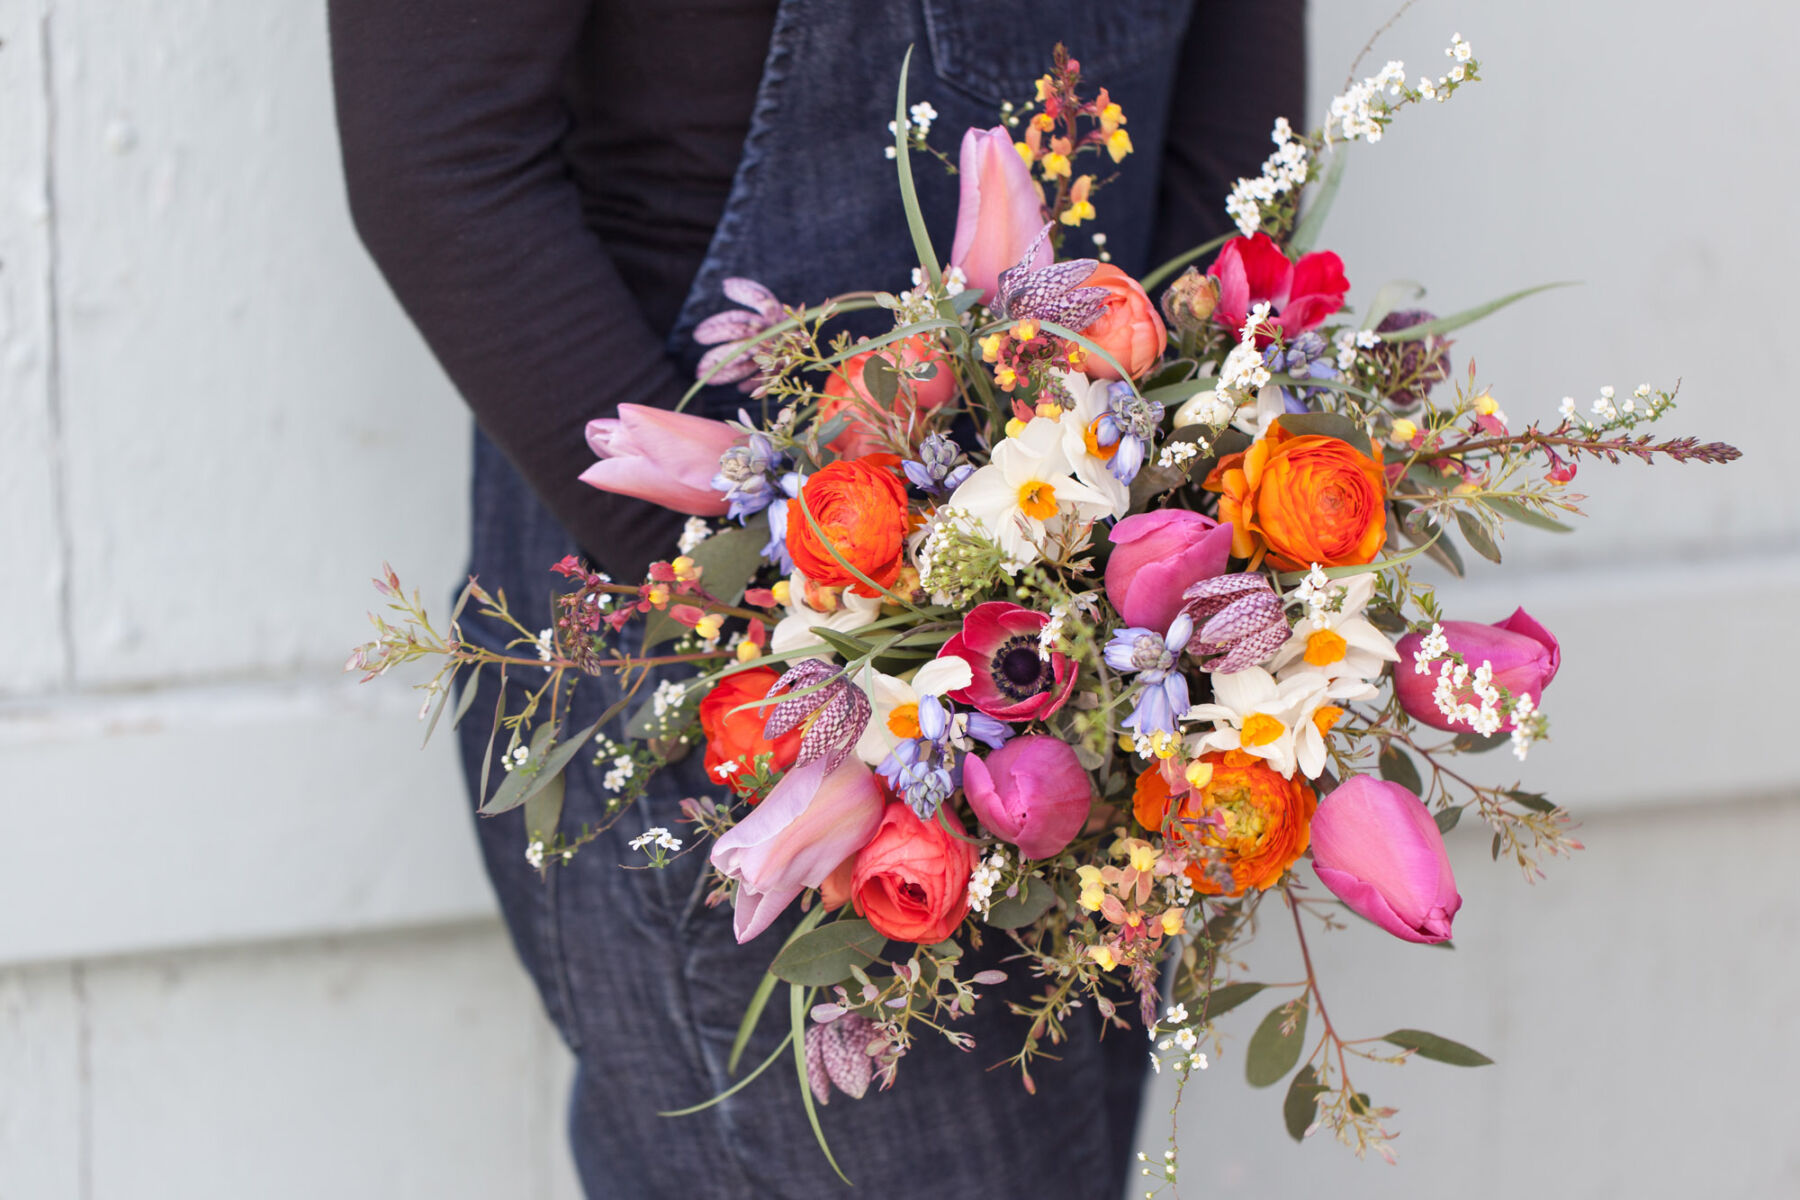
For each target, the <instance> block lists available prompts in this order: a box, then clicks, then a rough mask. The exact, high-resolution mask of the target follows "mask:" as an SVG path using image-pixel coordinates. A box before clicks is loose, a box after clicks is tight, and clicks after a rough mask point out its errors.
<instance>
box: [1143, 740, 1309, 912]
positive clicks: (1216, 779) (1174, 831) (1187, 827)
mask: <svg viewBox="0 0 1800 1200" xmlns="http://www.w3.org/2000/svg"><path fill="white" fill-rule="evenodd" d="M1202 761H1204V762H1205V763H1207V764H1208V765H1210V766H1211V767H1212V778H1211V779H1209V780H1207V781H1206V783H1205V784H1203V785H1202V786H1200V787H1198V788H1193V789H1190V790H1188V791H1187V793H1186V795H1185V798H1184V799H1183V800H1182V802H1181V811H1180V815H1179V817H1178V818H1177V820H1176V822H1175V823H1174V824H1173V825H1172V826H1171V828H1170V830H1169V834H1168V836H1169V839H1170V840H1171V841H1179V842H1181V843H1185V844H1186V845H1187V846H1188V847H1189V848H1190V851H1191V852H1195V853H1196V856H1197V857H1201V858H1212V857H1214V856H1215V855H1216V860H1215V862H1214V863H1213V864H1212V865H1213V866H1214V869H1213V870H1210V871H1209V870H1208V869H1207V865H1208V864H1207V863H1205V862H1203V861H1201V862H1196V863H1195V864H1194V865H1193V866H1190V867H1189V868H1188V871H1187V874H1188V878H1189V879H1191V880H1192V881H1193V884H1194V887H1195V888H1196V889H1198V890H1199V891H1201V892H1204V893H1206V894H1207V895H1209V896H1219V895H1224V896H1241V895H1243V894H1244V892H1245V890H1246V889H1248V888H1256V889H1258V890H1260V891H1267V890H1268V889H1270V888H1272V887H1274V886H1275V885H1276V884H1277V883H1279V882H1281V876H1282V874H1283V873H1284V872H1286V871H1287V869H1288V868H1289V867H1290V866H1292V865H1293V863H1294V860H1295V859H1297V858H1299V857H1300V856H1301V855H1302V854H1305V853H1306V847H1307V843H1308V840H1309V838H1310V836H1311V834H1310V827H1311V822H1312V815H1313V810H1314V809H1315V808H1317V807H1318V797H1317V796H1316V795H1315V794H1314V793H1313V790H1312V789H1311V788H1310V787H1307V786H1306V783H1305V781H1304V780H1302V779H1298V778H1296V779H1285V778H1283V777H1282V775H1281V773H1280V772H1279V771H1277V770H1275V769H1274V768H1273V767H1271V766H1269V764H1268V763H1267V762H1266V761H1264V760H1263V759H1260V758H1257V757H1255V756H1254V755H1250V754H1245V753H1244V752H1243V751H1241V750H1226V751H1223V752H1219V753H1213V754H1208V755H1206V756H1204V758H1203V759H1202ZM1172 799H1173V793H1172V791H1171V790H1170V788H1169V783H1168V780H1167V779H1166V778H1164V776H1163V773H1162V768H1161V767H1159V766H1153V767H1151V768H1149V769H1148V770H1146V771H1145V772H1144V773H1143V774H1141V775H1139V776H1138V781H1137V789H1136V791H1135V792H1134V793H1133V794H1132V798H1131V808H1132V815H1134V816H1135V817H1137V820H1138V824H1140V825H1142V826H1144V827H1145V828H1146V829H1151V830H1158V829H1161V828H1162V826H1163V820H1164V818H1165V817H1166V816H1167V815H1168V810H1169V804H1170V802H1171V800H1172ZM1227 871H1229V872H1230V879H1231V883H1230V886H1229V887H1228V886H1226V884H1225V873H1226V872H1227Z"/></svg>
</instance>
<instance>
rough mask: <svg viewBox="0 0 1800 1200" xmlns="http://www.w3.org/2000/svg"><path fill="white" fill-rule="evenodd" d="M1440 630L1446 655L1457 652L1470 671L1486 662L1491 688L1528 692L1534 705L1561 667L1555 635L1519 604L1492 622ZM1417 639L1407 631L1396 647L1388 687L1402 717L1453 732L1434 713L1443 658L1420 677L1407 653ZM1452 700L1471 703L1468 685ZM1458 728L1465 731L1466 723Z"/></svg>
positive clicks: (1454, 624) (1413, 649) (1508, 725)
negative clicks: (1396, 657)
mask: <svg viewBox="0 0 1800 1200" xmlns="http://www.w3.org/2000/svg"><path fill="white" fill-rule="evenodd" d="M1443 629H1444V637H1445V639H1446V640H1447V641H1448V642H1449V643H1450V651H1451V653H1453V654H1461V655H1462V656H1463V662H1464V663H1466V664H1467V665H1468V668H1469V670H1470V671H1471V672H1473V671H1474V670H1475V669H1476V668H1478V667H1479V666H1481V664H1482V663H1484V662H1485V663H1490V664H1492V666H1493V669H1494V684H1495V686H1497V687H1502V688H1505V689H1506V690H1507V691H1508V692H1510V693H1512V695H1513V696H1514V697H1515V698H1517V697H1519V696H1530V697H1531V699H1532V702H1533V703H1534V704H1535V703H1536V702H1537V701H1538V700H1539V699H1540V698H1541V697H1542V696H1543V694H1544V689H1545V688H1547V687H1549V686H1550V681H1551V680H1552V679H1555V678H1556V669H1557V667H1559V666H1561V665H1562V649H1561V647H1560V646H1558V645H1557V642H1556V639H1555V638H1554V637H1552V636H1551V634H1550V631H1549V630H1548V629H1545V628H1544V627H1543V626H1542V625H1539V624H1538V623H1537V621H1535V620H1534V619H1532V617H1531V616H1530V615H1529V614H1528V613H1526V611H1525V610H1524V609H1522V608H1520V609H1515V610H1513V615H1512V616H1510V617H1508V618H1506V620H1504V621H1497V622H1495V623H1494V624H1492V625H1483V624H1480V623H1479V622H1476V621H1445V622H1444V623H1443ZM1423 640H1424V639H1423V638H1422V637H1421V636H1420V635H1419V634H1416V633H1409V634H1407V635H1406V636H1405V637H1403V638H1401V639H1400V641H1399V643H1398V646H1397V647H1396V648H1397V649H1398V650H1399V651H1400V662H1399V665H1397V666H1396V667H1395V668H1394V691H1395V693H1396V694H1398V695H1399V697H1400V707H1401V708H1403V709H1405V710H1406V715H1407V716H1409V717H1411V718H1412V719H1413V720H1415V721H1420V722H1423V723H1424V724H1426V725H1429V726H1431V727H1432V728H1433V729H1446V730H1457V729H1459V727H1458V726H1457V725H1453V724H1452V723H1451V722H1450V719H1449V718H1448V717H1446V716H1444V714H1443V713H1442V712H1441V711H1439V709H1438V706H1437V701H1436V700H1434V699H1433V698H1432V696H1433V692H1434V691H1435V690H1436V688H1437V677H1438V671H1439V669H1440V664H1441V663H1442V662H1446V661H1448V660H1447V659H1440V660H1438V661H1437V662H1434V663H1432V665H1431V669H1430V673H1429V674H1424V675H1421V674H1420V673H1419V672H1418V671H1417V670H1416V669H1415V667H1414V664H1413V654H1414V653H1415V652H1416V651H1417V650H1418V648H1419V644H1420V642H1421V641H1423ZM1457 698H1458V701H1459V702H1466V703H1477V701H1476V698H1475V696H1474V693H1473V692H1472V691H1470V690H1469V689H1468V688H1464V689H1463V691H1462V692H1459V693H1458V697H1457ZM1512 725H1513V722H1512V718H1511V717H1510V716H1509V717H1507V719H1506V723H1505V725H1504V726H1503V727H1504V728H1506V729H1511V728H1512ZM1460 729H1461V731H1462V732H1467V727H1466V726H1462V727H1460Z"/></svg>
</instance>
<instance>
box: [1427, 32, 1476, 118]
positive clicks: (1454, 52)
mask: <svg viewBox="0 0 1800 1200" xmlns="http://www.w3.org/2000/svg"><path fill="white" fill-rule="evenodd" d="M1444 57H1446V58H1449V59H1453V60H1455V65H1454V66H1452V67H1451V68H1450V69H1449V70H1448V71H1447V72H1445V73H1444V74H1442V75H1439V76H1438V77H1437V82H1436V83H1433V82H1432V81H1431V77H1430V76H1428V75H1421V76H1419V95H1420V96H1422V97H1423V98H1425V99H1427V100H1436V101H1438V102H1439V103H1440V104H1441V103H1442V102H1444V101H1445V100H1448V99H1449V98H1450V93H1451V92H1453V91H1455V90H1456V85H1457V84H1459V83H1461V82H1462V81H1463V80H1465V79H1467V78H1468V77H1469V68H1468V65H1467V64H1468V63H1469V62H1471V61H1472V60H1473V59H1474V57H1475V51H1474V49H1473V48H1472V47H1471V46H1470V45H1469V43H1467V42H1465V41H1463V35H1462V34H1460V33H1453V34H1451V35H1450V44H1449V45H1448V46H1446V47H1444Z"/></svg>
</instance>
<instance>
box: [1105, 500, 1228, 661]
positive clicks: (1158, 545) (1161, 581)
mask: <svg viewBox="0 0 1800 1200" xmlns="http://www.w3.org/2000/svg"><path fill="white" fill-rule="evenodd" d="M1111 537H1112V544H1113V547H1114V549H1113V552H1112V557H1111V558H1109V559H1107V561H1106V598H1107V599H1108V600H1111V601H1112V605H1113V607H1114V608H1116V609H1118V610H1119V615H1120V616H1121V617H1124V618H1125V623H1126V624H1127V625H1135V626H1138V627H1139V628H1142V629H1154V630H1156V631H1157V632H1158V633H1160V632H1162V631H1163V630H1165V629H1167V628H1168V627H1169V623H1170V622H1171V621H1173V620H1174V619H1175V614H1176V613H1178V612H1180V611H1181V603H1182V597H1181V593H1182V592H1184V591H1186V590H1187V589H1188V588H1189V587H1191V586H1193V585H1194V584H1196V583H1199V582H1200V581H1201V580H1203V579H1211V578H1213V577H1214V576H1217V575H1222V574H1224V572H1225V560H1226V559H1227V558H1229V557H1230V555H1231V526H1230V525H1229V524H1227V525H1221V524H1219V523H1218V522H1217V521H1215V520H1213V519H1212V518H1211V517H1206V516H1202V515H1201V514H1199V513H1196V512H1188V511H1187V510H1186V509H1181V508H1160V509H1157V510H1156V511H1155V512H1147V513H1139V514H1138V515H1136V516H1135V517H1126V518H1125V519H1124V520H1123V521H1120V522H1119V523H1118V524H1117V525H1114V526H1113V528H1112V534H1111Z"/></svg>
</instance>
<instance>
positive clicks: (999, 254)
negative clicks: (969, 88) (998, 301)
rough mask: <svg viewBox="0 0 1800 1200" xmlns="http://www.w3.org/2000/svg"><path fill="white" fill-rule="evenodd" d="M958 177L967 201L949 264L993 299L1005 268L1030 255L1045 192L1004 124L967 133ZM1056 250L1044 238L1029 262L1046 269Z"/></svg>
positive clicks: (959, 214)
mask: <svg viewBox="0 0 1800 1200" xmlns="http://www.w3.org/2000/svg"><path fill="white" fill-rule="evenodd" d="M957 178H959V179H960V180H962V199H961V201H960V203H959V204H958V205H957V209H956V240H955V241H954V242H953V243H952V244H951V247H950V264H951V265H952V266H956V267H961V268H962V273H963V275H964V276H965V277H966V278H967V279H968V281H969V286H970V287H972V288H980V289H981V301H982V303H983V304H985V303H987V302H988V301H989V300H991V299H992V298H993V295H994V288H995V287H996V285H997V284H998V283H999V280H1000V272H1002V271H1004V270H1006V269H1007V268H1008V267H1011V266H1014V265H1016V264H1017V263H1018V261H1019V260H1020V259H1021V258H1023V257H1024V256H1025V251H1026V250H1028V249H1030V248H1031V243H1032V239H1034V238H1036V237H1037V235H1038V231H1039V230H1040V229H1042V228H1043V227H1044V214H1043V208H1044V194H1043V192H1041V191H1040V190H1039V189H1038V185H1037V182H1036V181H1035V180H1033V179H1032V178H1031V168H1029V167H1027V166H1026V165H1025V160H1024V159H1022V158H1020V157H1019V152H1018V151H1017V150H1014V149H1013V140H1012V135H1011V134H1009V133H1008V132H1007V131H1006V128H1005V127H1004V126H1001V125H996V126H994V128H992V129H986V130H983V129H971V130H969V131H968V132H967V133H965V134H963V140H962V155H961V158H960V160H959V161H958V163H957ZM1052 254H1053V251H1052V250H1051V249H1050V245H1049V243H1048V242H1045V243H1044V245H1043V249H1042V250H1041V251H1040V252H1039V253H1038V257H1037V259H1036V260H1034V261H1033V262H1031V263H1028V264H1026V265H1028V266H1033V267H1047V266H1049V265H1050V259H1051V256H1052Z"/></svg>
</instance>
